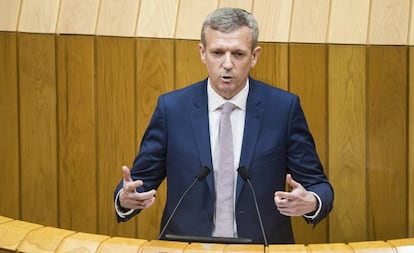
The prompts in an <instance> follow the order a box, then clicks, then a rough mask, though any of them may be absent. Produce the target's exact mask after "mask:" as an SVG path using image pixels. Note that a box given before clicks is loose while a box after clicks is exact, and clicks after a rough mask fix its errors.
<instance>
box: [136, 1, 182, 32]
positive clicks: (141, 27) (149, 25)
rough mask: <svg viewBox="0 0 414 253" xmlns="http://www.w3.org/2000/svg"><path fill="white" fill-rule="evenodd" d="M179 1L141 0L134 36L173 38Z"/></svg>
mask: <svg viewBox="0 0 414 253" xmlns="http://www.w3.org/2000/svg"><path fill="white" fill-rule="evenodd" d="M178 4H179V0H141V7H140V12H139V16H138V25H137V31H136V34H135V36H137V37H153V38H174V32H175V26H176V20H177V15H178Z"/></svg>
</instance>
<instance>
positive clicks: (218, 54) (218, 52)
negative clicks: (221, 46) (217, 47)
mask: <svg viewBox="0 0 414 253" xmlns="http://www.w3.org/2000/svg"><path fill="white" fill-rule="evenodd" d="M211 54H212V55H214V56H220V55H222V54H223V53H222V52H220V51H213V52H211Z"/></svg>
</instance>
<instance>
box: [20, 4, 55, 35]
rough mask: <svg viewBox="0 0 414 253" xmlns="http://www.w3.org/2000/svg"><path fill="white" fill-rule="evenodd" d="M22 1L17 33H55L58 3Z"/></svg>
mask: <svg viewBox="0 0 414 253" xmlns="http://www.w3.org/2000/svg"><path fill="white" fill-rule="evenodd" d="M41 3H42V4H39V1H38V0H24V1H22V7H21V13H20V19H19V24H18V29H17V30H18V31H19V32H35V33H55V31H56V22H57V17H58V12H59V3H60V0H59V1H56V0H43V1H42V2H41Z"/></svg>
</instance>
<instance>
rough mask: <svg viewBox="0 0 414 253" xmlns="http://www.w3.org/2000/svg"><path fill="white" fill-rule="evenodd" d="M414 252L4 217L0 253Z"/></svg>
mask: <svg viewBox="0 0 414 253" xmlns="http://www.w3.org/2000/svg"><path fill="white" fill-rule="evenodd" d="M264 250H265V252H266V253H282V252H284V253H286V252H295V253H328V252H329V253H412V252H414V238H404V239H394V240H388V241H365V242H351V243H348V244H346V243H323V244H309V245H302V244H289V245H278V244H276V245H270V246H269V247H268V248H265V249H264V247H263V245H260V244H248V245H246V244H230V245H226V244H213V243H211V244H210V243H191V244H189V243H185V242H175V241H160V240H152V241H147V240H143V239H134V238H122V237H110V236H106V235H98V234H90V233H82V232H76V231H71V230H65V229H60V228H54V227H48V226H42V225H39V224H34V223H30V222H25V221H20V220H13V219H10V218H7V217H3V216H0V253H5V252H27V253H29V252H31V253H32V252H36V253H52V252H56V253H66V252H82V253H83V252H85V253H94V252H97V253H118V252H119V253H121V252H122V253H160V252H162V253H200V252H206V253H221V252H226V253H242V252H243V253H262V252H264Z"/></svg>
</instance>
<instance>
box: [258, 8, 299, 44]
mask: <svg viewBox="0 0 414 253" xmlns="http://www.w3.org/2000/svg"><path fill="white" fill-rule="evenodd" d="M292 3H293V1H291V0H273V1H267V0H255V1H254V9H253V15H254V16H255V18H256V20H257V23H258V24H259V29H260V34H259V41H267V42H269V41H277V42H288V41H289V31H290V21H291V16H292Z"/></svg>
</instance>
